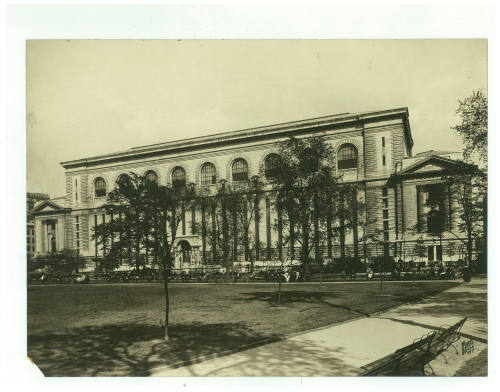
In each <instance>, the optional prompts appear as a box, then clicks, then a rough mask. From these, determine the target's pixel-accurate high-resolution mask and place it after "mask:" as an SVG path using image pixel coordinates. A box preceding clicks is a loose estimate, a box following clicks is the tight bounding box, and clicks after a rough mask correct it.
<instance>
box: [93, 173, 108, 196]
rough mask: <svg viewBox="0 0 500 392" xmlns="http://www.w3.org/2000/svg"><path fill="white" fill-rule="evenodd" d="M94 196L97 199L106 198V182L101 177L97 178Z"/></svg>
mask: <svg viewBox="0 0 500 392" xmlns="http://www.w3.org/2000/svg"><path fill="white" fill-rule="evenodd" d="M94 194H95V197H105V196H106V181H104V179H103V178H101V177H97V178H96V179H95V181H94Z"/></svg>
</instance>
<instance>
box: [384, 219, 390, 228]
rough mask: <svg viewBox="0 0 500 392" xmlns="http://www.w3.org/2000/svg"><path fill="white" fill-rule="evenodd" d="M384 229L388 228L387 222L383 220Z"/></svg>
mask: <svg viewBox="0 0 500 392" xmlns="http://www.w3.org/2000/svg"><path fill="white" fill-rule="evenodd" d="M384 230H389V222H388V221H384Z"/></svg>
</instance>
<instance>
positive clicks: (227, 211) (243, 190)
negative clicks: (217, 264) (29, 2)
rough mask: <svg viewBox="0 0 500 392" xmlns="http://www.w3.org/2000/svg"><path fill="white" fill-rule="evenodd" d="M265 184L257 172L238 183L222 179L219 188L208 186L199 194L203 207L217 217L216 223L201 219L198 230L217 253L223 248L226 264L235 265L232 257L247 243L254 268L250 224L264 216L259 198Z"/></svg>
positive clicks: (245, 253)
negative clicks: (260, 208) (258, 205)
mask: <svg viewBox="0 0 500 392" xmlns="http://www.w3.org/2000/svg"><path fill="white" fill-rule="evenodd" d="M262 187H263V184H262V181H260V179H259V178H258V177H257V176H255V177H253V178H252V179H250V180H247V181H238V182H234V183H227V182H226V181H221V182H220V184H219V186H218V188H217V190H216V191H215V192H213V191H212V190H210V189H208V188H205V189H202V190H201V191H200V192H199V194H198V196H197V199H196V200H197V204H198V205H199V206H200V207H201V209H202V210H203V211H210V214H211V215H212V218H211V219H212V220H213V222H212V225H207V224H206V221H205V222H201V223H198V224H197V231H198V232H200V233H202V237H204V238H205V239H208V240H209V242H210V243H211V244H212V247H215V248H213V250H214V249H215V252H214V253H215V254H218V253H219V251H221V252H222V255H223V265H224V266H225V267H229V268H231V267H232V262H231V261H230V260H232V261H235V260H236V259H237V254H238V249H239V247H240V245H243V248H244V256H245V260H246V261H248V260H249V259H250V262H251V270H252V271H253V263H254V260H253V258H251V257H250V244H251V242H252V238H250V237H251V235H250V225H251V224H252V221H255V220H259V218H260V214H259V212H258V207H257V205H256V203H255V200H258V198H259V197H260V195H261V194H262ZM256 248H258V246H257V247H256ZM214 261H215V257H214Z"/></svg>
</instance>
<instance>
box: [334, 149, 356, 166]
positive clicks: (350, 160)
mask: <svg viewBox="0 0 500 392" xmlns="http://www.w3.org/2000/svg"><path fill="white" fill-rule="evenodd" d="M357 167H358V150H357V149H356V147H354V146H353V145H352V144H344V145H343V146H342V147H340V149H339V151H338V152H337V168H338V169H356V168H357Z"/></svg>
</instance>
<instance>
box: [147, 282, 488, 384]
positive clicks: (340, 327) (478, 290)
mask: <svg viewBox="0 0 500 392" xmlns="http://www.w3.org/2000/svg"><path fill="white" fill-rule="evenodd" d="M486 301H487V297H486V279H480V278H477V279H473V280H472V282H471V283H469V284H467V285H460V286H458V287H455V288H452V289H450V290H447V291H445V292H442V293H440V294H438V295H436V296H433V297H429V298H427V299H425V300H424V301H422V302H420V303H418V304H410V305H403V306H400V307H398V308H395V309H392V310H390V311H387V312H383V313H380V314H377V315H374V316H372V317H367V318H360V319H356V320H353V321H349V322H346V323H342V324H337V325H334V326H330V327H326V328H322V329H318V330H314V331H310V332H304V333H301V334H298V335H295V336H293V337H291V338H289V339H286V340H283V341H280V342H276V343H271V344H267V345H264V346H260V347H256V348H253V349H249V350H246V351H241V352H239V353H236V354H232V355H228V356H224V357H220V358H215V359H211V360H207V361H205V362H201V363H197V364H193V365H190V366H185V367H180V368H177V369H172V368H159V369H156V370H153V371H152V372H151V375H153V376H177V377H186V376H204V377H214V376H231V377H238V376H294V377H297V376H304V377H313V376H327V377H328V376H355V375H358V374H359V373H360V372H361V369H360V367H361V366H362V365H364V364H367V363H369V362H371V361H374V360H376V359H379V358H381V357H383V356H385V355H387V354H390V353H392V352H394V351H395V350H396V349H398V348H400V347H403V346H406V345H408V344H410V343H412V342H413V340H414V339H417V338H420V337H421V336H422V335H424V334H425V333H427V332H428V331H429V329H430V328H432V327H440V326H443V325H445V324H447V325H451V324H454V323H456V322H457V321H459V320H460V319H462V318H463V317H467V321H466V322H465V325H464V328H463V329H462V333H463V334H465V337H464V338H463V339H461V340H469V338H473V339H474V352H473V353H472V354H469V355H465V356H462V353H461V352H460V349H461V347H460V346H461V343H460V341H459V342H457V343H456V344H455V346H456V347H457V348H458V350H459V353H457V352H456V351H455V349H453V348H451V347H450V349H449V350H448V352H447V353H445V356H444V357H443V356H440V357H438V358H437V359H435V360H434V361H432V362H431V363H430V367H429V371H431V370H430V369H432V370H433V371H434V374H435V375H438V376H451V375H453V374H454V373H455V372H456V371H457V370H458V369H459V368H460V366H462V365H463V364H464V363H465V361H466V360H468V359H470V358H472V357H474V356H475V355H477V354H479V352H480V351H482V350H483V349H484V348H486V339H487V320H486V319H487V307H486V304H487V302H486Z"/></svg>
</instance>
